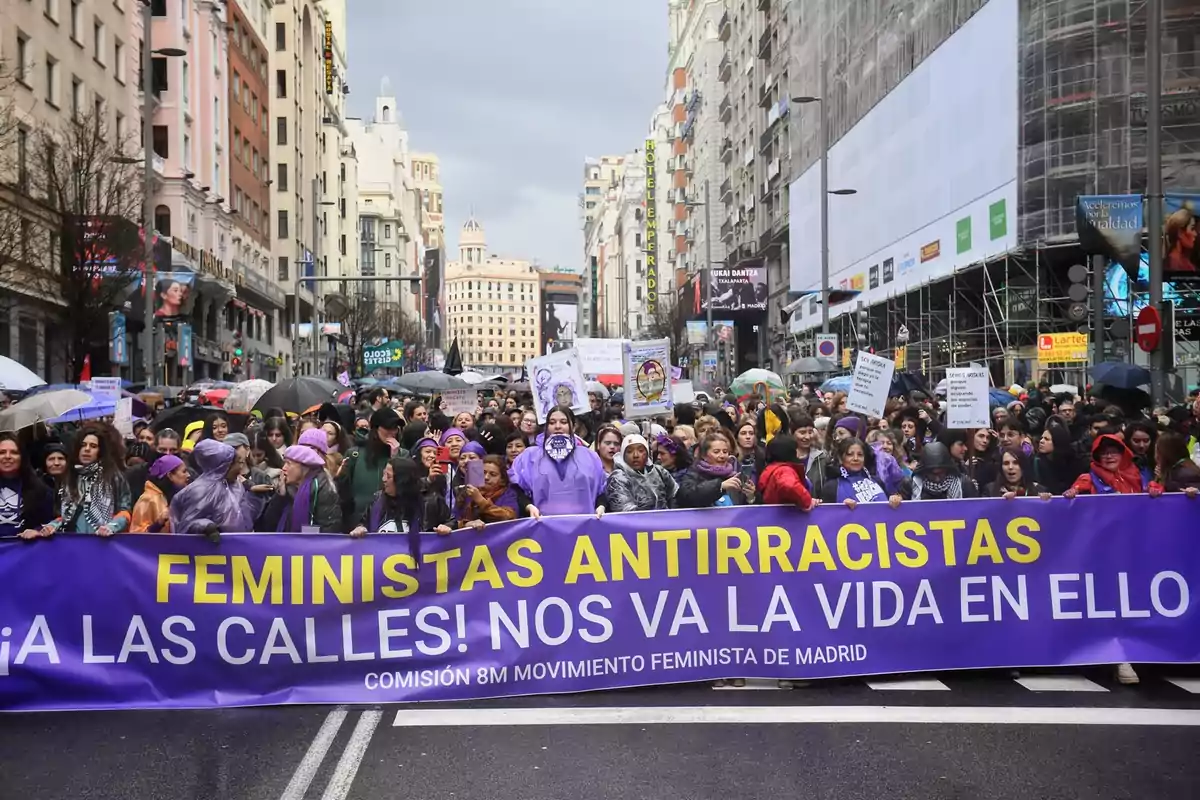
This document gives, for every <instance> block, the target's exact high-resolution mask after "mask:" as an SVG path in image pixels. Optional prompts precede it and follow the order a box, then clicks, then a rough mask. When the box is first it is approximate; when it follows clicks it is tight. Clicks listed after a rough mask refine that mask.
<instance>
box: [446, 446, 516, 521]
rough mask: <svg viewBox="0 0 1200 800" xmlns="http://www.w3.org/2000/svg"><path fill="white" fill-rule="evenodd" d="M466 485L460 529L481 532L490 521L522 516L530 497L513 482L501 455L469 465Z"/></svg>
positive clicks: (460, 515)
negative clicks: (509, 477) (510, 481)
mask: <svg viewBox="0 0 1200 800" xmlns="http://www.w3.org/2000/svg"><path fill="white" fill-rule="evenodd" d="M464 472H465V474H466V479H467V482H466V485H465V486H464V487H463V494H464V498H463V500H464V501H463V502H462V503H461V504H460V506H459V514H458V526H459V527H460V528H471V529H473V530H481V529H482V528H483V526H484V525H485V524H487V523H489V522H507V521H508V520H510V519H516V518H517V517H519V516H521V509H523V508H525V507H526V506H527V505H529V498H528V497H527V496H525V493H524V492H522V491H521V490H520V489H519V488H517V487H516V486H513V485H512V484H511V483H509V480H508V469H507V467H506V466H505V464H504V459H503V458H501V457H500V456H485V457H484V458H483V459H482V460H478V461H471V462H468V463H467V465H466V468H465V469H464Z"/></svg>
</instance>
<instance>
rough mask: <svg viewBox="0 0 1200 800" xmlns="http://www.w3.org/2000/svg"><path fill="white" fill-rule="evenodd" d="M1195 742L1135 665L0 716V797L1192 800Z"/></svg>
mask: <svg viewBox="0 0 1200 800" xmlns="http://www.w3.org/2000/svg"><path fill="white" fill-rule="evenodd" d="M1181 674H1187V675H1189V677H1186V678H1178V677H1175V676H1178V675H1181ZM1197 745H1200V679H1197V678H1196V677H1195V672H1194V671H1191V672H1187V671H1180V670H1178V669H1171V670H1169V671H1163V672H1156V671H1154V670H1150V669H1149V668H1144V669H1143V682H1142V685H1140V686H1137V687H1121V686H1118V685H1117V684H1116V683H1115V681H1113V680H1111V679H1110V674H1109V671H1108V670H1101V669H1096V670H1081V671H1079V672H1077V673H1075V674H1054V675H1047V674H1036V675H1033V674H1030V675H1025V676H1022V677H1021V678H1020V680H1019V681H1018V680H1014V679H1012V678H1010V677H1007V676H1003V675H999V674H991V675H950V676H941V677H934V676H921V677H920V678H919V679H914V680H911V681H882V682H875V681H871V682H863V681H840V682H830V683H822V684H819V685H816V686H808V687H801V688H797V689H794V690H792V691H780V690H777V689H775V688H774V686H773V684H772V685H769V686H761V687H760V686H751V687H747V688H746V689H743V690H739V689H727V690H713V689H711V688H709V687H707V686H699V685H693V686H676V687H663V688H653V689H642V690H630V691H623V692H608V693H603V694H588V695H572V696H559V697H532V698H523V699H517V700H511V699H510V700H505V701H490V702H481V703H472V704H458V705H451V704H439V705H428V706H386V707H380V708H371V707H349V708H347V707H311V706H309V707H296V708H266V709H243V710H231V711H210V712H203V711H197V712H126V713H86V714H29V715H10V716H6V717H3V718H2V719H0V753H3V755H2V756H0V775H2V776H3V780H2V781H0V798H4V799H6V798H51V797H80V798H94V799H96V800H101V799H103V798H130V797H146V798H150V797H170V798H197V799H199V798H248V799H249V800H276V799H277V798H283V800H298V799H299V798H326V799H327V800H340V799H342V798H361V799H364V800H365V798H382V797H389V798H390V797H404V798H454V800H476V799H477V798H478V799H480V800H482V798H489V799H490V798H545V799H546V800H550V799H551V798H565V797H572V796H579V795H580V794H581V793H586V796H588V797H604V798H631V799H632V798H660V797H683V798H722V799H723V800H729V799H731V798H758V797H779V796H800V795H802V796H804V797H815V798H839V800H842V799H844V798H882V797H887V798H914V800H915V799H916V798H921V800H934V799H936V798H970V799H971V800H984V799H985V798H1011V797H1028V798H1062V799H1064V800H1066V799H1070V798H1079V799H1080V800H1083V798H1087V799H1088V800H1095V799H1096V798H1112V799H1113V800H1116V799H1117V798H1147V797H1152V798H1156V800H1170V799H1171V798H1181V799H1182V798H1193V797H1195V796H1196V791H1197V787H1198V786H1200V766H1198V765H1197V764H1196V760H1195V752H1196V748H1197Z"/></svg>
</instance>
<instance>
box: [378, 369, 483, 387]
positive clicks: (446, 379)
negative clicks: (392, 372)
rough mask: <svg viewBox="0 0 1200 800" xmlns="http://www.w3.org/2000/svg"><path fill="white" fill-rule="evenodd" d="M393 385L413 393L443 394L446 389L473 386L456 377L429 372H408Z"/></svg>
mask: <svg viewBox="0 0 1200 800" xmlns="http://www.w3.org/2000/svg"><path fill="white" fill-rule="evenodd" d="M392 383H394V384H396V385H397V386H401V387H403V388H405V389H408V390H409V391H412V392H426V393H428V392H441V391H445V390H446V389H466V388H468V387H469V386H470V385H471V384H469V383H467V382H466V381H464V380H463V379H461V378H457V377H455V376H454V375H447V374H446V373H444V372H435V371H433V370H428V371H424V372H406V373H405V374H403V375H401V376H400V377H399V378H396V380H394V381H392Z"/></svg>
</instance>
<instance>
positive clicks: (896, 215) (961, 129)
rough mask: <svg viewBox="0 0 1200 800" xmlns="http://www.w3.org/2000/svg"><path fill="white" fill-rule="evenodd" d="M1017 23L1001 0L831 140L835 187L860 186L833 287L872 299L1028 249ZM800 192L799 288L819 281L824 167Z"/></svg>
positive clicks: (845, 204) (795, 245) (1012, 6)
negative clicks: (1023, 239)
mask: <svg viewBox="0 0 1200 800" xmlns="http://www.w3.org/2000/svg"><path fill="white" fill-rule="evenodd" d="M1018 28H1019V26H1018V2H1017V0H990V2H988V3H987V4H986V5H984V7H983V8H981V9H980V10H979V11H978V12H977V13H976V14H975V15H974V16H973V17H972V18H971V19H970V20H968V21H967V22H966V23H965V24H964V25H963V26H962V28H960V29H959V30H958V31H956V32H955V33H954V34H953V35H952V36H951V37H950V38H949V39H947V40H946V41H945V42H943V43H942V45H941V46H940V47H938V49H937V50H935V51H934V52H933V53H932V54H931V55H930V56H929V57H928V58H926V59H925V61H924V62H922V63H921V64H920V65H919V66H917V68H916V69H915V70H913V72H912V73H911V74H910V75H909V76H908V77H906V78H905V79H904V80H903V81H901V82H900V83H899V84H898V85H897V86H896V88H895V89H893V90H892V91H891V92H890V93H889V94H888V95H887V96H886V97H884V98H883V99H882V100H881V101H880V102H879V103H878V104H877V105H876V106H875V107H874V108H873V109H871V111H870V112H868V113H867V114H866V115H865V116H864V117H863V118H862V120H861V121H859V123H858V124H857V125H855V126H854V127H853V128H851V129H850V130H849V131H848V132H847V133H846V135H844V136H843V137H842V138H841V139H840V140H838V142H837V143H836V144H835V145H833V147H831V148H830V151H829V185H830V187H833V188H836V189H854V190H856V194H852V195H848V196H836V197H830V198H829V203H828V209H829V218H828V222H829V267H830V284H831V285H830V288H833V289H839V288H842V289H847V290H856V291H860V292H862V294H861V295H859V296H857V297H856V298H855V300H856V301H862V302H865V303H866V304H868V305H871V304H873V303H877V302H880V301H882V300H885V299H887V298H888V297H892V296H895V295H899V294H902V293H904V292H906V291H908V290H909V289H910V288H915V287H917V286H919V285H921V284H923V283H928V282H929V281H931V280H936V279H939V278H944V277H946V276H948V275H950V274H952V273H953V272H955V271H956V270H960V269H963V268H965V267H967V266H969V265H971V264H977V263H981V262H983V261H985V260H987V259H989V258H994V257H996V256H999V255H1002V254H1003V253H1005V252H1007V251H1009V250H1011V249H1013V248H1015V247H1016V246H1017V226H1016V213H1017V174H1018V173H1017V167H1018V164H1017V157H1018V130H1019V127H1020V126H1019V124H1018V122H1019V113H1018V112H1019V98H1020V91H1019V84H1018V77H1019V72H1018V42H1019V40H1020V36H1019V30H1018ZM964 76H969V78H967V77H964ZM789 192H790V194H789V201H790V204H789V206H790V215H791V216H790V242H789V244H790V247H789V253H790V264H789V267H790V278H791V288H792V289H793V290H794V291H804V290H810V289H820V282H821V245H822V240H821V182H820V165H819V164H817V163H814V164H813V165H812V166H811V167H809V168H808V169H807V170H805V171H804V173H802V174H801V175H800V176H799V177H798V178H797V179H796V180H795V181H793V182H792V184H791V187H790V189H789ZM833 313H835V314H836V313H840V310H839V311H834V312H833ZM820 318H821V312H820V305H819V304H816V303H812V304H804V306H803V307H802V308H801V309H800V310H799V311H798V312H797V313H796V314H794V315H793V316H792V330H794V331H801V330H805V329H809V328H813V327H815V326H817V325H819V324H820Z"/></svg>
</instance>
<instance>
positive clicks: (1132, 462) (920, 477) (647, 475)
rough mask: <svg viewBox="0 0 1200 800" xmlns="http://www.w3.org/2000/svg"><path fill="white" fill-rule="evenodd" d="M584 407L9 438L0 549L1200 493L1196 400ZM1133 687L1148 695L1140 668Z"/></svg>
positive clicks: (391, 407)
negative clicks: (984, 412)
mask: <svg viewBox="0 0 1200 800" xmlns="http://www.w3.org/2000/svg"><path fill="white" fill-rule="evenodd" d="M615 397H617V398H619V395H617V396H615ZM589 400H590V405H591V408H590V410H589V411H587V412H584V413H580V414H576V413H575V412H574V411H572V409H570V408H567V407H565V406H557V407H554V408H552V409H550V410H549V411H548V413H547V414H546V415H545V420H544V423H539V421H538V415H537V414H536V413H535V411H534V410H533V408H532V397H531V396H530V395H529V394H528V393H519V392H511V391H510V392H506V391H504V390H502V389H501V390H496V391H494V392H492V393H491V395H490V396H489V397H486V398H485V399H481V407H479V408H477V409H476V410H475V412H474V413H472V412H463V413H458V414H456V415H454V416H453V417H448V416H447V415H446V414H444V413H442V411H440V410H439V408H438V404H437V401H436V399H435V400H434V401H433V402H432V403H427V402H425V401H423V400H417V399H410V400H407V401H403V400H402V398H399V397H391V396H389V395H388V393H387V391H386V390H383V389H378V388H376V389H368V390H366V391H365V392H363V393H362V394H361V395H360V398H359V401H358V403H357V405H354V406H350V405H344V406H333V405H329V404H327V405H325V406H323V407H322V408H321V409H320V410H319V411H316V412H315V413H313V414H311V415H307V416H296V415H288V414H286V413H284V412H283V411H282V410H280V409H274V410H269V411H268V412H267V413H266V414H265V415H264V416H263V417H262V418H261V419H260V418H258V417H257V416H254V417H250V418H249V419H247V420H244V421H240V422H242V424H240V425H232V424H231V420H230V418H229V417H227V416H226V415H224V414H220V413H214V414H211V415H210V416H208V417H207V418H206V419H204V420H202V421H197V422H194V423H192V424H190V425H188V426H187V427H185V428H184V429H183V430H182V431H175V430H172V429H170V428H162V427H156V426H154V425H153V424H152V421H151V420H145V421H141V422H139V423H138V424H137V425H135V428H134V436H133V438H132V439H124V438H123V437H122V436H120V435H119V434H118V433H117V432H116V429H115V428H113V427H112V425H110V424H107V423H104V422H95V423H88V424H86V425H84V426H82V427H80V428H79V429H78V430H75V431H73V432H72V433H71V435H69V436H66V435H63V434H64V432H62V431H57V432H56V431H53V430H48V429H46V428H45V426H40V425H39V426H35V427H33V428H29V429H26V430H24V431H21V432H19V433H16V434H14V433H0V535H7V536H13V535H15V536H20V537H22V538H25V539H39V538H43V537H48V536H52V535H55V534H64V533H75V534H95V535H97V536H113V535H115V534H125V533H183V534H195V535H203V536H207V537H209V538H210V539H212V540H214V541H219V539H220V536H221V534H222V533H232V532H245V531H263V532H289V533H310V532H321V533H344V534H349V535H350V536H353V537H361V536H366V535H370V534H376V533H409V534H417V533H420V532H434V533H438V534H442V535H454V534H457V533H458V532H460V531H462V532H471V533H475V532H479V531H480V530H482V529H485V528H486V526H488V525H490V524H493V523H499V522H505V521H508V520H513V519H517V518H534V519H536V518H539V517H541V516H542V515H556V514H595V515H597V516H602V515H603V514H605V513H607V512H628V511H649V510H656V509H668V508H693V509H695V508H709V507H723V506H741V505H748V504H787V505H791V506H795V507H796V508H798V509H801V510H803V511H809V510H811V509H812V508H813V507H815V506H816V505H818V504H820V503H838V504H842V505H844V506H846V507H848V508H850V509H854V508H855V507H857V505H858V504H860V503H887V504H889V505H891V506H892V507H898V506H899V505H901V504H902V503H908V502H913V501H921V500H943V499H959V498H974V497H996V498H1004V499H1007V500H1013V499H1017V498H1033V497H1038V498H1041V499H1044V500H1045V499H1049V498H1050V497H1052V496H1061V497H1066V498H1072V497H1075V496H1077V495H1080V494H1132V493H1147V494H1149V495H1150V496H1159V495H1161V494H1162V493H1164V492H1182V493H1186V494H1188V495H1189V496H1191V497H1195V496H1196V495H1197V494H1198V491H1200V466H1198V465H1197V463H1198V461H1200V456H1197V455H1196V452H1197V444H1196V442H1197V437H1198V436H1200V398H1194V399H1193V401H1192V402H1191V404H1190V405H1188V406H1181V407H1177V408H1174V409H1171V410H1170V411H1163V412H1162V413H1160V414H1155V415H1153V416H1149V417H1147V416H1137V417H1133V416H1130V415H1127V414H1126V413H1124V412H1122V411H1121V410H1120V409H1119V408H1118V407H1116V406H1113V405H1109V404H1107V403H1105V402H1104V401H1102V400H1098V399H1095V398H1087V399H1086V400H1085V399H1084V398H1080V397H1077V396H1072V395H1052V394H1050V393H1049V391H1048V388H1047V387H1040V388H1039V387H1031V388H1029V389H1028V390H1027V391H1024V390H1022V391H1020V393H1019V394H1014V396H1013V400H1012V402H1011V403H1009V404H1008V405H1007V406H1001V407H996V408H994V409H993V414H992V425H991V427H989V428H978V429H973V430H955V429H950V428H947V427H945V426H944V425H943V424H942V423H941V422H940V419H941V418H942V415H941V414H940V412H939V404H938V402H937V401H936V399H934V398H931V397H928V396H926V395H923V394H921V393H913V394H912V395H910V396H909V397H906V398H893V399H892V400H890V401H889V403H888V406H887V409H886V412H885V415H884V417H883V418H880V419H876V418H869V417H865V416H861V415H857V414H852V413H849V412H848V411H847V410H846V401H847V398H846V396H845V395H844V394H841V393H833V394H827V395H824V396H822V395H820V393H819V392H816V391H814V390H812V389H808V388H805V389H802V390H796V391H793V392H792V393H791V394H790V396H789V397H788V398H787V399H784V398H772V399H771V400H770V402H767V401H765V400H764V399H760V398H742V399H740V400H739V399H737V398H732V397H725V396H723V395H722V394H721V393H720V392H718V393H717V394H716V396H715V397H712V398H709V397H708V396H701V399H700V400H699V401H698V402H696V403H693V404H687V405H679V406H677V407H676V409H675V412H674V415H673V416H672V417H671V418H667V419H656V420H652V421H651V420H640V421H627V420H625V419H624V413H623V412H624V409H623V407H622V405H621V404H620V402H612V401H610V400H609V399H608V398H606V397H604V396H602V395H601V394H592V395H590V397H589ZM235 427H236V428H241V430H240V431H235V430H234V429H235ZM409 542H410V546H411V547H412V548H414V549H415V548H419V546H420V540H419V537H418V536H415V535H414V536H410V537H409ZM1118 677H1119V679H1120V680H1122V681H1123V682H1126V683H1134V682H1136V681H1137V675H1136V673H1135V672H1134V671H1133V669H1132V667H1130V666H1129V665H1127V664H1122V665H1119V668H1118Z"/></svg>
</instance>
